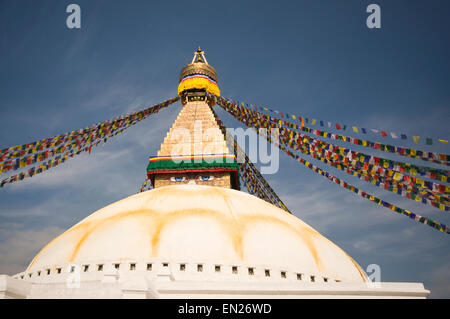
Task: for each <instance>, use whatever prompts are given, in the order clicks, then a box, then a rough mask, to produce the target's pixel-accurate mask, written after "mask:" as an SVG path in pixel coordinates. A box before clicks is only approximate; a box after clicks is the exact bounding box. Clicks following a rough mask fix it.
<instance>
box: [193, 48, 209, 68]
mask: <svg viewBox="0 0 450 319" xmlns="http://www.w3.org/2000/svg"><path fill="white" fill-rule="evenodd" d="M191 63H205V64H208V61H206V58H205V51H203V50H202V48H200V46H199V47H198V48H197V51H195V52H194V58H193V59H192V62H191Z"/></svg>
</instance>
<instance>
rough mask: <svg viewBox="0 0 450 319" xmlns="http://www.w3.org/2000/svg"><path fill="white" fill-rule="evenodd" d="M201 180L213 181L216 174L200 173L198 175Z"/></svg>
mask: <svg viewBox="0 0 450 319" xmlns="http://www.w3.org/2000/svg"><path fill="white" fill-rule="evenodd" d="M197 178H198V179H199V180H201V181H203V182H207V181H212V180H214V176H212V175H200V176H199V177H197Z"/></svg>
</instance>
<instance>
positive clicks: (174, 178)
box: [170, 175, 216, 182]
mask: <svg viewBox="0 0 450 319" xmlns="http://www.w3.org/2000/svg"><path fill="white" fill-rule="evenodd" d="M215 178H216V177H215V176H213V175H198V176H197V177H196V178H195V179H196V180H198V181H202V182H207V181H212V180H214V179H215ZM187 179H188V178H187V177H186V176H172V177H171V178H170V180H171V181H172V182H184V181H186V180H187Z"/></svg>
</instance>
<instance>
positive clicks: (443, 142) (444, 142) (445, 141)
mask: <svg viewBox="0 0 450 319" xmlns="http://www.w3.org/2000/svg"><path fill="white" fill-rule="evenodd" d="M439 142H441V143H442V144H447V143H448V141H447V140H439Z"/></svg>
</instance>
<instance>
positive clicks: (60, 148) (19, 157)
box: [0, 96, 179, 188]
mask: <svg viewBox="0 0 450 319" xmlns="http://www.w3.org/2000/svg"><path fill="white" fill-rule="evenodd" d="M178 100H179V97H178V96H177V97H174V98H172V99H169V100H167V101H164V102H162V103H158V104H156V105H154V106H151V107H148V108H146V109H143V110H140V111H137V112H134V113H132V114H129V115H125V116H121V117H118V118H115V119H113V120H109V121H104V122H102V123H99V124H96V125H92V126H91V127H87V128H85V129H79V130H75V131H72V132H69V133H66V134H61V135H58V136H56V137H53V138H48V139H44V140H41V141H37V142H34V143H29V144H24V145H22V146H14V147H9V148H6V149H3V150H2V151H0V154H1V155H0V160H3V162H0V173H6V172H8V171H10V170H17V169H19V168H25V167H27V166H30V165H32V164H35V163H38V162H42V161H44V160H46V159H49V160H48V161H47V162H43V163H41V164H39V165H37V166H35V167H31V168H29V169H28V170H27V171H24V172H20V173H18V174H14V175H12V176H10V177H8V178H5V179H3V180H2V181H1V182H0V188H2V187H3V186H4V185H7V184H12V183H15V182H17V181H21V180H23V179H24V178H29V177H33V176H35V175H36V174H40V173H42V172H44V171H47V170H49V169H50V168H52V167H55V166H58V165H60V164H61V163H64V162H65V161H67V160H68V159H69V158H72V157H74V156H76V155H79V154H80V153H82V152H89V153H90V152H91V149H92V147H95V146H97V145H98V144H100V143H101V142H103V143H106V141H107V140H108V139H109V138H111V137H113V136H116V135H118V134H120V133H122V132H123V131H124V130H126V129H127V128H129V127H131V126H133V125H135V124H136V123H138V122H140V121H142V120H144V119H146V118H147V117H149V116H150V115H152V114H155V113H158V112H159V110H161V109H163V108H166V107H168V106H169V105H171V104H173V103H175V102H176V101H178ZM19 149H20V152H19ZM44 149H49V150H45V151H43V150H44ZM41 151H42V152H41ZM28 154H29V155H28ZM54 156H56V157H54Z"/></svg>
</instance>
